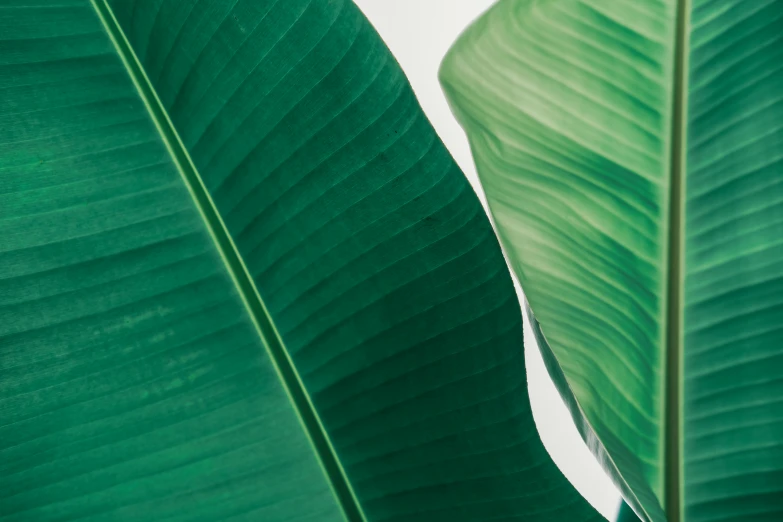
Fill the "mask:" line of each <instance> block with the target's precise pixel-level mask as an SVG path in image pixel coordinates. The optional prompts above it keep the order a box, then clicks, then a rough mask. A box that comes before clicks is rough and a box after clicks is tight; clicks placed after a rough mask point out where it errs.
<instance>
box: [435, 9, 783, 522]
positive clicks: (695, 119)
mask: <svg viewBox="0 0 783 522" xmlns="http://www.w3.org/2000/svg"><path fill="white" fill-rule="evenodd" d="M782 17H783V4H782V3H781V2H780V1H777V0H769V1H767V0H764V1H760V2H741V1H736V0H712V1H707V0H694V1H692V2H689V1H685V0H681V1H680V2H676V1H674V0H670V1H657V0H656V1H650V2H636V1H632V0H597V1H591V2H587V1H578V0H562V1H555V0H553V1H548V2H547V1H540V2H535V1H531V0H504V1H501V2H499V3H498V4H496V6H495V7H493V8H492V9H491V10H490V11H489V12H487V13H486V14H485V15H484V16H483V17H482V18H481V19H480V20H479V21H477V22H476V23H475V24H474V25H473V26H472V27H471V28H469V29H468V30H467V31H466V33H465V34H464V35H463V36H462V37H461V38H460V39H459V40H458V42H457V43H456V44H455V45H454V47H453V48H452V50H451V51H450V53H449V55H448V56H447V58H446V59H445V60H444V63H443V66H442V69H441V81H442V84H443V87H444V90H445V91H446V93H447V96H448V98H449V99H450V102H451V104H452V107H453V109H454V111H455V113H456V115H457V117H458V119H459V120H460V121H461V123H462V125H463V126H464V128H465V130H466V132H467V134H468V136H469V139H470V142H471V147H472V150H473V154H474V158H475V161H476V164H477V168H478V173H479V177H480V178H481V180H482V184H483V185H484V188H485V191H486V194H487V198H488V201H489V205H490V208H491V209H492V213H493V216H494V219H495V223H496V225H497V228H498V231H499V235H500V237H501V242H502V243H503V245H504V246H505V248H506V251H507V253H508V256H509V258H510V261H511V264H512V266H513V268H514V270H515V272H516V273H517V275H518V276H519V279H520V282H521V284H522V287H523V289H524V291H525V294H526V296H527V297H528V299H529V301H530V306H531V307H532V309H533V310H534V311H535V316H536V318H537V319H538V320H539V321H540V324H541V330H542V332H543V333H544V334H545V337H546V341H547V343H545V345H544V346H542V350H543V351H544V354H545V357H546V353H547V351H548V350H551V352H550V354H553V355H552V357H550V359H552V361H554V362H556V363H557V364H556V365H552V364H550V367H554V366H556V367H558V368H560V369H562V373H563V374H564V376H565V378H563V379H561V381H562V382H561V383H559V384H560V389H561V392H562V393H564V394H565V396H566V397H565V399H566V402H572V403H574V404H576V401H578V404H576V406H577V407H572V410H571V411H572V413H573V414H574V417H575V420H576V422H577V425H578V426H581V427H582V428H583V429H582V432H583V435H584V436H585V437H586V439H587V440H588V442H589V441H590V440H591V438H595V437H597V439H598V441H600V444H597V443H594V444H591V446H592V447H593V448H594V450H595V451H596V453H597V454H598V456H599V459H601V460H602V462H603V463H604V464H605V466H606V468H607V471H608V472H609V473H610V474H612V475H613V477H614V478H615V479H616V480H617V481H618V485H619V486H620V488H621V489H622V490H623V492H624V494H625V495H626V498H627V500H628V501H629V502H630V503H631V505H632V506H633V507H634V509H635V510H636V511H637V513H640V514H641V515H643V516H645V517H648V518H650V519H652V520H662V519H663V516H664V515H663V512H662V510H661V507H662V506H665V508H666V512H667V516H668V519H669V521H670V522H676V521H678V520H683V519H684V520H687V521H688V522H691V521H708V520H709V521H713V520H721V521H728V520H761V519H769V520H774V519H778V518H780V516H781V513H783V481H781V480H780V476H781V473H783V422H782V421H783V402H781V401H780V400H779V397H780V393H781V387H780V386H781V382H783V381H781V380H780V377H779V374H780V371H781V368H783V351H782V349H781V346H783V328H782V327H781V323H780V317H781V312H782V311H783V292H780V291H778V286H777V285H779V284H780V282H781V281H783V269H781V266H783V250H781V249H780V246H779V243H780V239H779V238H780V237H781V228H780V226H781V225H780V224H781V223H782V222H783V182H781V179H783V176H781V161H780V151H781V150H783V130H781V127H780V125H779V122H780V120H781V116H783V105H781V103H780V92H781V91H780V87H778V85H781V84H783V82H781V78H782V77H781V72H780V69H779V67H778V64H779V54H780V52H779V49H780V47H781V46H780V43H781V38H782V37H783V30H781V29H782V28H783V25H782V24H783V21H782V20H783V18H782ZM555 359H556V360H555ZM552 361H550V363H551V362H552ZM555 373H556V372H555ZM554 377H555V380H556V381H557V380H558V378H557V375H555V376H554ZM570 394H573V396H575V400H574V397H572V396H570ZM590 428H592V433H590ZM606 455H608V456H609V457H610V458H609V459H606V458H602V457H605V456H606ZM618 470H619V473H618ZM629 491H630V493H629Z"/></svg>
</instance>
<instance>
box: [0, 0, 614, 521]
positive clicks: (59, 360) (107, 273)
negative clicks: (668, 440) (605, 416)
mask: <svg viewBox="0 0 783 522" xmlns="http://www.w3.org/2000/svg"><path fill="white" fill-rule="evenodd" d="M362 518H366V519H367V520H372V521H392V520H399V521H416V520H421V521H431V520H449V521H452V520H454V521H458V520H465V521H475V520H482V519H484V520H495V521H499V520H540V521H544V520H546V521H551V520H555V521H560V520H562V521H569V522H570V521H577V522H581V521H591V520H598V519H599V518H600V516H599V515H598V514H597V513H596V512H595V511H594V510H592V508H590V506H589V505H588V504H587V503H586V502H585V501H584V499H582V498H581V497H580V496H579V495H578V494H577V493H576V492H575V491H574V489H573V488H572V487H571V485H570V484H569V483H568V482H567V480H566V479H565V478H564V477H563V476H562V475H561V474H560V473H559V471H558V470H557V468H556V467H555V466H554V465H553V464H552V462H551V460H550V459H549V456H548V455H547V453H546V451H545V450H544V448H543V446H542V445H541V443H540V441H539V439H538V435H537V433H536V430H535V426H534V423H533V420H532V416H531V412H530V405H529V401H528V397H527V391H526V389H525V382H524V359H523V352H522V325H521V313H520V310H519V306H518V303H517V300H516V295H515V293H514V289H513V286H512V285H511V281H510V277H509V274H508V272H507V271H506V267H505V264H504V261H503V258H502V255H501V252H500V249H499V246H498V244H497V241H496V239H495V237H494V234H493V233H492V229H491V227H490V225H489V223H488V220H487V219H486V216H485V214H484V213H483V210H482V208H481V206H480V204H479V203H478V201H477V199H476V197H475V194H474V193H473V191H472V190H471V188H470V186H469V185H468V183H467V182H466V180H465V179H464V177H463V176H462V174H461V173H460V172H459V169H458V168H457V167H456V166H455V164H454V162H453V161H452V159H451V158H450V156H449V155H448V153H447V152H446V150H445V149H444V147H443V146H442V144H441V143H440V142H439V140H438V139H437V136H436V134H435V133H434V131H433V130H432V128H431V127H430V125H429V123H428V122H427V120H426V118H425V117H424V115H423V114H422V112H421V110H420V109H419V107H418V104H417V103H416V100H415V97H414V96H413V94H412V92H411V90H410V87H409V86H408V84H407V82H406V81H405V78H404V76H403V75H402V73H401V71H400V69H399V67H398V66H397V64H396V63H395V61H394V59H393V58H392V57H391V55H390V53H389V52H388V50H387V49H386V47H385V46H384V45H383V43H382V42H381V40H380V38H379V37H378V35H377V33H376V32H375V31H374V30H373V28H372V27H371V26H370V24H369V23H368V22H367V21H366V20H365V19H364V18H363V17H362V15H361V13H360V12H359V11H358V9H357V8H356V7H355V6H354V5H353V3H352V2H350V1H335V0H314V1H306V0H296V1H295V0H279V1H273V0H263V1H259V0H254V1H239V2H223V1H220V0H188V1H185V0H178V1H174V0H157V1H153V0H145V1H138V2H131V1H126V0H117V1H112V2H110V3H109V4H105V3H103V2H102V1H100V2H95V3H91V2H90V1H88V0H56V1H50V0H19V1H16V0H14V1H10V2H9V1H8V0H6V1H4V2H2V4H1V5H0V520H2V521H3V522H12V521H24V522H33V521H54V520H90V521H98V520H106V521H108V520H111V521H133V522H137V521H155V522H160V521H165V522H180V521H202V520H203V521H221V522H223V521H228V522H232V521H240V520H262V521H283V520H285V521H293V520H296V521H314V522H315V521H317V522H323V521H331V520H342V519H349V520H361V519H362Z"/></svg>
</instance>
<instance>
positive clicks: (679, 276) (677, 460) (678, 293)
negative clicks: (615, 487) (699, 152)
mask: <svg viewBox="0 0 783 522" xmlns="http://www.w3.org/2000/svg"><path fill="white" fill-rule="evenodd" d="M676 17H677V18H676V25H675V44H674V75H673V76H674V82H673V84H674V85H673V107H672V131H671V153H670V154H671V155H670V160H671V165H670V172H671V174H670V176H671V177H670V187H669V188H670V193H669V222H668V225H669V226H668V230H667V237H668V245H667V255H668V259H667V283H666V284H667V287H666V334H665V335H666V337H665V352H664V354H665V368H664V374H665V382H664V386H665V392H664V393H665V398H664V509H665V511H666V518H667V520H668V522H681V521H682V520H683V518H684V517H683V464H682V452H683V445H682V440H683V438H682V428H683V427H682V404H683V402H682V391H683V390H682V388H683V386H682V384H683V372H682V370H683V357H682V355H683V350H682V345H683V339H682V324H683V275H684V270H683V262H684V261H683V257H684V256H683V252H684V247H683V240H684V233H683V226H684V212H685V211H684V197H683V195H684V186H685V176H686V174H685V169H686V165H685V160H686V151H685V146H686V139H687V105H688V74H687V73H688V47H689V33H690V31H689V26H690V23H689V22H690V20H689V18H690V0H679V1H678V2H677V13H676Z"/></svg>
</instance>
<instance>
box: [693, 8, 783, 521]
mask: <svg viewBox="0 0 783 522" xmlns="http://www.w3.org/2000/svg"><path fill="white" fill-rule="evenodd" d="M691 26H692V33H691V54H690V82H691V89H690V97H689V104H690V110H689V113H688V125H689V129H688V178H687V207H686V216H687V227H686V267H687V271H686V274H685V277H686V279H685V306H686V308H685V319H686V321H685V325H686V328H685V411H684V421H685V458H686V460H685V484H686V485H685V488H686V490H685V498H686V506H685V509H686V519H687V520H688V522H691V521H693V522H707V521H711V522H712V521H714V522H718V521H720V522H729V521H732V522H739V521H748V520H754V521H755V520H782V519H783V87H781V86H783V67H782V64H783V61H782V59H783V2H781V1H780V0H759V1H754V2H732V1H727V0H720V1H715V0H713V1H704V0H697V1H694V3H693V12H692V16H691Z"/></svg>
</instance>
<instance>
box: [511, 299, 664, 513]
mask: <svg viewBox="0 0 783 522" xmlns="http://www.w3.org/2000/svg"><path fill="white" fill-rule="evenodd" d="M524 308H525V315H526V316H527V318H528V320H529V321H530V329H531V330H532V332H533V335H534V336H535V340H536V346H538V351H539V353H541V357H542V359H543V360H544V365H545V366H546V369H547V373H549V377H550V378H551V379H552V382H553V383H554V385H555V388H557V392H558V393H559V394H560V397H561V398H562V399H563V403H565V405H566V408H568V412H569V413H570V414H571V419H572V420H573V421H574V425H575V426H576V429H577V431H579V435H581V437H582V440H583V441H584V442H585V444H586V445H587V447H588V448H589V449H590V451H591V453H592V454H593V455H594V456H595V458H596V459H597V460H598V462H599V464H600V465H601V467H602V468H603V469H604V471H605V472H606V473H607V475H609V478H610V479H611V480H612V483H614V485H615V486H617V489H619V490H620V493H621V494H622V496H623V499H625V501H626V502H627V503H628V507H630V508H631V509H632V510H633V511H634V512H635V513H636V515H637V516H638V517H639V518H640V519H641V520H643V521H645V522H649V521H651V520H654V519H653V518H651V517H650V515H649V514H648V513H647V511H646V510H645V509H644V507H643V506H642V503H641V502H640V501H639V499H638V497H637V496H636V494H635V493H634V492H633V490H632V489H631V487H630V486H629V485H628V483H627V482H626V480H625V478H624V477H623V476H622V474H621V473H620V470H619V469H618V468H617V464H615V462H614V459H613V458H612V457H611V456H610V455H609V452H608V451H607V450H606V447H605V446H604V443H603V442H602V441H601V438H600V437H599V436H598V435H597V434H596V432H595V429H593V426H592V425H591V424H590V421H589V420H588V418H587V415H586V414H585V412H584V410H583V409H582V406H581V405H580V404H579V401H578V400H577V399H576V396H575V395H574V392H573V390H572V389H571V385H570V384H569V383H568V380H567V379H566V376H565V373H563V369H562V367H561V366H560V362H559V361H558V360H557V357H556V356H555V354H554V352H553V351H552V348H551V347H550V346H549V342H548V341H547V340H546V336H545V335H544V332H543V330H542V329H541V325H540V324H539V322H538V320H537V319H536V317H535V314H534V313H533V309H532V308H531V307H530V303H528V301H527V299H525V302H524Z"/></svg>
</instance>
